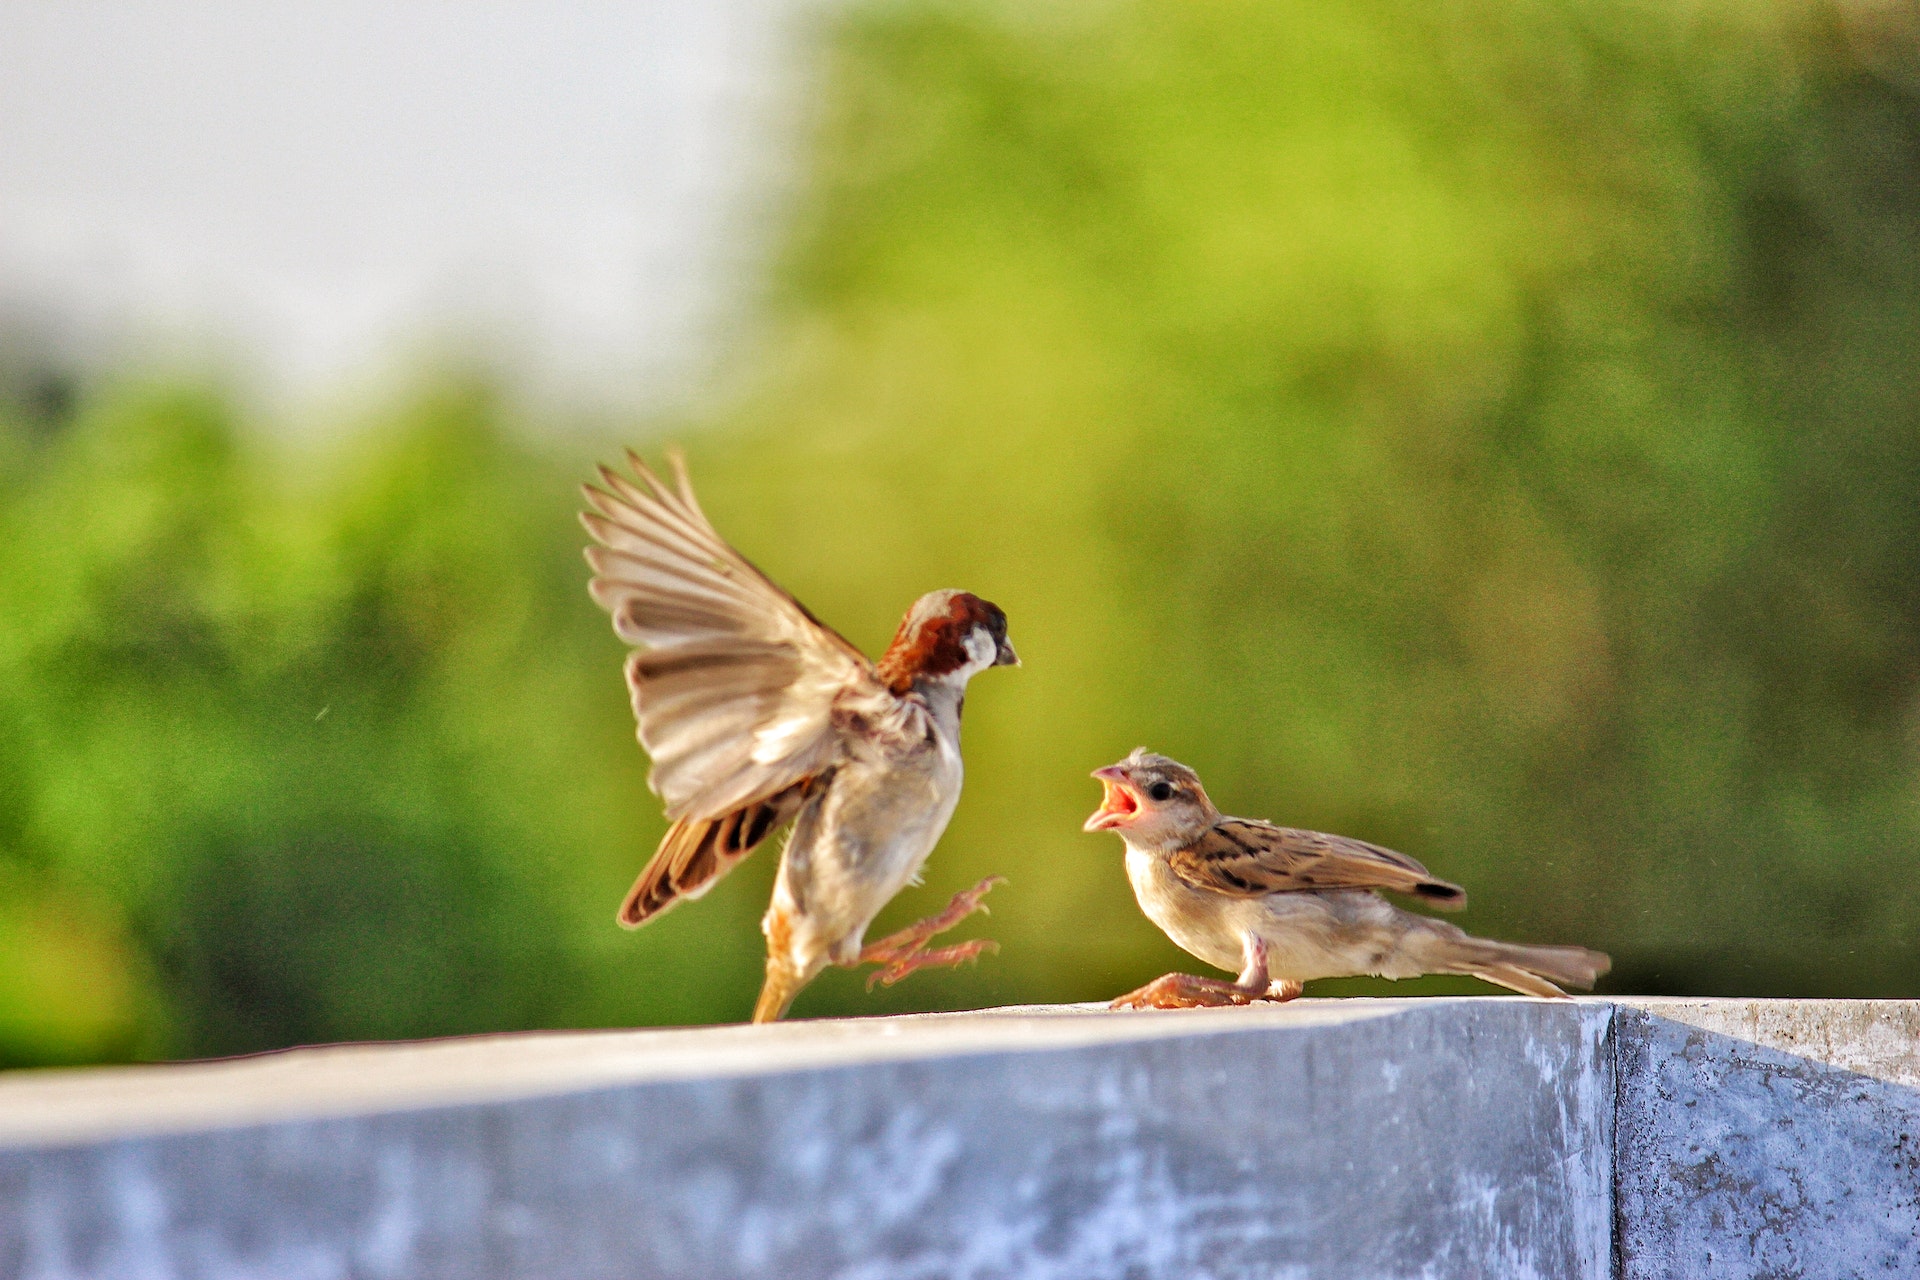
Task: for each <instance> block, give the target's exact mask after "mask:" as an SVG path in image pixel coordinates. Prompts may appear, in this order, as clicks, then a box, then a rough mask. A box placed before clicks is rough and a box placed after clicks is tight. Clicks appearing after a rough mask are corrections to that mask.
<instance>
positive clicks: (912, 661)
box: [877, 590, 1020, 696]
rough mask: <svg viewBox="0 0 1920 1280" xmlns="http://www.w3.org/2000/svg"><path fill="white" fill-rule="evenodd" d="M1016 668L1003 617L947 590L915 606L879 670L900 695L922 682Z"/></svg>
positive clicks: (984, 604)
mask: <svg viewBox="0 0 1920 1280" xmlns="http://www.w3.org/2000/svg"><path fill="white" fill-rule="evenodd" d="M1019 665H1020V658H1019V656H1018V655H1016V654H1015V653H1014V651H1013V645H1012V644H1011V643H1009V642H1008V640H1007V615H1006V612H1005V611H1004V610H1003V609H1001V608H1000V606H999V605H997V604H994V603H993V602H992V601H990V600H982V599H981V598H980V597H979V596H976V595H974V594H973V593H972V592H971V591H954V590H946V591H929V592H927V594H926V595H923V596H921V597H920V598H919V599H918V600H916V601H914V602H913V607H912V608H911V609H908V610H907V616H906V617H904V618H902V619H901V620H900V629H899V630H898V631H896V632H894V636H893V643H892V644H890V645H888V646H887V652H886V653H885V654H884V655H883V656H882V657H881V659H880V662H879V665H878V668H877V669H878V671H879V673H880V678H881V679H882V680H884V681H886V682H887V687H888V688H889V689H891V690H893V692H894V693H896V694H899V695H902V696H904V695H906V694H907V693H909V692H911V691H912V689H913V686H914V685H915V684H916V683H918V682H920V681H924V680H937V679H940V678H942V677H951V676H954V675H956V674H960V673H964V674H965V675H967V676H970V675H972V674H973V673H974V672H975V671H978V670H981V669H983V668H984V667H989V666H991V667H1014V666H1019Z"/></svg>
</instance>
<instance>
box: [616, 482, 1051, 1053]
mask: <svg viewBox="0 0 1920 1280" xmlns="http://www.w3.org/2000/svg"><path fill="white" fill-rule="evenodd" d="M627 461H628V463H629V465H630V466H631V468H632V471H633V477H632V478H629V477H628V476H625V475H622V474H620V473H619V472H616V471H614V470H613V469H611V468H608V467H604V466H603V467H601V468H600V469H599V471H600V480H601V484H600V485H597V486H596V485H591V484H589V485H586V486H583V489H582V491H583V492H584V493H585V495H586V500H587V503H588V505H589V506H590V507H591V508H592V510H590V511H583V512H582V513H581V516H580V518H581V521H582V522H583V523H584V524H585V525H586V528H587V532H588V533H589V534H591V535H592V537H593V539H594V542H595V543H597V544H598V545H595V546H589V547H588V548H587V549H586V555H587V563H588V564H589V565H590V566H592V569H593V574H594V576H593V580H592V582H591V584H590V585H589V587H588V590H589V592H590V594H591V595H592V596H593V599H594V600H595V601H596V602H597V603H598V604H599V605H600V607H601V608H603V609H605V610H606V611H607V612H608V613H610V614H612V615H613V629H614V631H615V633H616V634H618V635H619V637H620V638H621V639H622V640H624V641H626V642H627V643H628V644H630V645H632V646H634V652H633V653H631V654H630V655H628V658H627V663H626V676H627V686H628V691H629V692H630V694H631V695H632V699H633V713H634V718H635V720H636V721H637V722H638V727H639V738H640V743H641V745H642V746H643V747H645V748H646V751H647V754H648V755H649V756H651V757H652V760H653V767H652V770H651V772H650V773H649V774H648V777H647V782H648V785H649V786H651V787H652V788H653V790H654V792H655V793H656V794H657V795H659V796H660V798H661V799H662V800H663V801H664V802H665V805H666V812H667V817H668V818H670V819H671V820H672V823H673V825H672V826H671V827H670V828H669V829H668V831H667V834H666V836H665V838H663V839H662V840H661V842H660V847H659V849H658V850H657V851H656V852H655V853H654V855H653V859H652V861H650V862H648V863H647V866H646V869H645V870H643V871H642V872H641V873H640V878H639V879H637V880H635V881H634V883H633V888H632V889H631V890H630V891H629V892H628V893H627V897H626V901H624V902H623V903H622V904H621V906H620V913H619V917H618V919H619V922H620V924H622V925H623V926H625V927H627V928H629V929H635V928H638V927H640V926H641V925H643V924H645V923H646V922H647V921H649V920H653V919H655V918H657V917H659V916H660V915H662V914H664V913H665V912H666V911H668V910H670V909H671V908H672V907H673V906H674V905H676V904H677V903H679V902H681V901H682V900H684V899H687V898H697V897H699V896H700V895H701V894H703V893H705V892H706V891H707V890H709V889H711V888H713V886H714V885H715V884H716V883H718V881H719V880H720V878H721V877H722V876H724V875H726V874H727V872H728V871H730V870H732V869H733V867H734V865H735V864H737V863H738V862H739V861H740V860H741V859H743V858H745V857H746V856H747V855H748V854H749V853H752V852H753V850H754V849H755V848H757V847H758V846H759V845H760V844H761V843H763V842H764V841H765V840H766V839H767V837H768V836H769V835H771V834H772V833H773V832H774V831H775V830H776V829H778V828H779V827H781V826H783V825H786V824H789V823H790V824H791V830H790V832H789V834H788V837H787V842H786V847H785V849H784V850H783V851H782V852H781V855H780V868H779V873H778V876H777V878H776V880H775V883H774V890H773V902H772V905H771V906H769V907H768V908H767V913H766V917H765V918H764V919H763V920H762V921H761V930H762V931H763V932H764V933H765V934H766V937H767V974H766V983H765V985H764V987H763V988H762V989H761V992H760V998H759V1001H758V1002H757V1003H756V1004H755V1005H754V1010H753V1020H754V1021H755V1022H771V1021H773V1020H775V1019H777V1018H779V1017H781V1016H782V1015H784V1014H785V1013H786V1011H787V1009H788V1007H789V1006H790V1005H791V1004H792V1003H793V998H794V996H796V995H797V994H799V992H800V990H801V988H803V987H805V986H806V985H807V984H808V983H809V982H811V981H813V979H814V978H815V977H816V976H817V975H818V974H819V973H820V972H821V970H823V969H824V968H825V967H826V966H827V965H829V964H835V965H845V966H849V967H851V966H854V965H859V964H863V963H874V964H879V965H881V966H882V968H881V970H880V971H879V972H877V973H875V974H874V979H875V980H879V981H883V982H886V983H888V984H889V985H891V984H892V983H894V982H897V981H898V980H899V979H901V978H903V977H905V976H906V975H907V974H909V973H911V972H913V971H914V970H915V969H920V968H925V967H927V966H929V965H942V964H959V963H961V962H962V961H966V960H971V959H974V958H975V957H977V956H978V955H980V953H981V952H982V951H985V950H988V949H990V948H992V947H993V945H994V944H992V943H991V942H988V941H984V940H980V941H973V942H965V943H960V944H958V945H956V946H949V947H939V948H934V949H932V950H929V949H927V947H926V943H927V941H928V939H930V938H932V937H933V936H934V935H936V934H938V933H941V932H943V931H945V930H946V929H948V928H951V927H952V926H953V925H955V924H957V923H959V922H960V921H961V920H963V919H965V918H966V917H967V916H968V915H969V914H971V913H972V912H973V911H975V910H984V908H983V907H982V906H981V902H980V900H981V898H983V897H984V896H985V895H986V893H987V891H988V890H989V889H991V888H992V887H993V886H994V885H995V884H996V883H1000V881H999V878H998V877H990V878H988V879H986V880H983V881H981V882H980V883H979V884H977V885H975V886H974V887H973V888H971V889H968V890H965V891H963V892H961V893H959V894H956V895H955V896H954V898H953V901H952V902H951V903H950V904H949V906H948V907H947V909H946V910H945V911H943V912H941V913H940V914H939V915H937V916H934V917H932V918H931V919H928V920H923V921H921V922H919V923H918V924H915V925H911V926H909V927H908V928H906V929H903V930H901V931H900V932H898V933H896V934H893V935H890V936H889V937H887V938H884V939H881V940H880V941H878V942H875V943H872V944H870V945H869V944H865V943H864V942H863V939H864V937H865V935H866V931H867V927H868V925H870V924H871V923H872V922H873V918H874V916H876V915H878V914H879V912H880V909H881V908H882V907H884V906H885V905H886V904H887V902H888V901H889V900H891V899H892V898H893V896H894V895H895V894H897V893H899V892H900V890H901V889H903V888H905V887H906V886H907V885H908V884H911V883H917V882H918V879H919V874H920V869H921V867H922V866H923V865H924V864H925V863H926V860H927V855H928V854H930V853H931V852H932V851H933V846H934V845H935V843H937V842H938V841H939V839H940V836H941V833H942V832H944V831H945V830H946V827H947V820H948V819H949V818H951V817H952V816H953V810H954V806H955V805H956V804H957V803H958V802H959V799H960V783H961V765H960V711H961V707H962V705H963V703H964V702H965V700H966V691H967V682H968V681H969V680H971V679H972V678H973V677H974V676H976V675H978V674H979V673H980V672H982V671H985V670H986V669H987V668H988V667H1005V666H1018V665H1019V661H1020V660H1019V658H1018V657H1017V656H1016V655H1015V653H1014V650H1013V646H1012V644H1010V643H1009V642H1008V640H1007V615H1006V614H1005V613H1004V612H1002V611H1001V609H1000V608H999V606H997V605H994V604H991V603H989V602H988V601H986V600H982V599H981V598H980V597H979V596H976V595H972V594H969V593H968V592H965V591H933V592H929V593H928V594H926V595H924V596H921V597H920V598H919V599H918V600H917V601H915V602H914V604H913V607H912V608H910V609H908V610H907V614H906V617H905V618H904V619H903V620H902V621H901V623H900V628H899V631H898V632H897V633H896V634H895V635H894V638H893V643H892V645H891V646H890V647H889V648H888V649H887V652H886V654H885V656H883V657H882V658H881V659H880V661H879V662H878V663H877V664H876V663H874V662H870V661H868V659H867V657H866V655H865V654H863V653H861V652H860V650H858V649H857V648H855V647H854V646H853V645H852V644H851V643H849V642H848V641H847V640H846V639H844V638H843V637H842V636H841V635H840V634H839V633H838V632H836V631H834V630H833V629H832V628H831V627H828V626H827V625H826V624H825V623H823V622H821V621H820V620H819V619H818V618H816V617H814V616H813V614H812V613H810V612H809V611H808V610H807V608H806V606H804V605H802V604H801V603H800V602H799V601H798V600H796V599H794V598H793V597H792V596H791V595H789V594H787V593H786V592H785V591H783V590H781V589H780V588H779V587H778V586H776V585H774V583H773V581H772V580H771V579H770V578H768V577H767V576H766V575H765V574H763V573H761V572H760V570H759V569H757V568H755V567H754V566H753V565H752V564H751V563H749V562H748V560H747V559H746V557H745V556H743V555H741V554H740V553H739V552H738V551H736V550H734V548H733V547H732V546H730V545H728V543H727V541H726V540H725V539H724V538H722V537H721V536H720V535H719V533H717V532H716V531H715V530H714V527H713V525H712V524H711V523H710V522H709V521H708V520H707V517H706V515H705V514H704V513H703V512H702V511H701V510H700V503H699V502H698V500H697V499H695V497H694V495H693V485H692V483H691V482H690V481H689V480H688V478H687V471H686V466H685V464H684V462H683V461H682V460H681V459H680V457H679V456H678V455H677V454H676V455H673V456H672V457H671V458H670V461H671V463H672V468H673V476H674V484H673V486H672V487H668V485H666V484H665V483H664V482H663V481H662V480H661V479H660V477H659V476H658V475H656V474H655V473H654V472H653V471H652V470H650V469H649V468H648V467H647V465H646V463H644V462H643V461H641V459H640V458H639V457H638V455H636V454H634V453H633V452H631V451H629V452H628V454H627ZM867 985H868V988H869V989H871V988H872V986H873V980H869V982H868V984H867Z"/></svg>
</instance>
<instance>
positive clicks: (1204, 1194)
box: [0, 999, 1614, 1280]
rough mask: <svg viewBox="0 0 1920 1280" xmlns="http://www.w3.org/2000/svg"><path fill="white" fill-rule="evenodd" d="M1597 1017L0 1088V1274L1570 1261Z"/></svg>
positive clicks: (998, 1270)
mask: <svg viewBox="0 0 1920 1280" xmlns="http://www.w3.org/2000/svg"><path fill="white" fill-rule="evenodd" d="M1612 1021H1613V1014H1612V1008H1611V1006H1609V1005H1607V1004H1606V1003H1604V1002H1598V1001H1593V1002H1581V1003H1577V1004H1575V1003H1548V1002H1540V1001H1530V1000H1517V999H1487V1000H1445V1001H1442V1000H1429V1001H1340V1002H1314V1001H1305V1002H1300V1003H1299V1004H1296V1005H1292V1006H1287V1007H1283V1008H1268V1009H1257V1010H1223V1011H1219V1012H1217V1013H1180V1014H1153V1013H1143V1014H1129V1015H1106V1014H1096V1013H1070V1014H1064V1015H1060V1016H1053V1017H1030V1016H1029V1017H1023V1016H1015V1015H1010V1014H1006V1013H1002V1014H992V1013H989V1014H977V1015H964V1016H954V1017H947V1018H919V1019H873V1020H863V1021H859V1022H852V1023H835V1024H813V1025H811V1026H809V1025H807V1024H801V1025H797V1026H789V1027H780V1028H773V1029H765V1028H763V1029H725V1030H703V1031H684V1032H653V1033H621V1034H617V1035H605V1036H579V1037H538V1038H529V1039H526V1040H515V1039H511V1038H509V1039H496V1040H492V1041H486V1042H479V1043H474V1042H467V1043H464V1044H462V1043H454V1044H450V1045H436V1046H420V1047H415V1048H410V1049H407V1050H403V1051H395V1050H391V1049H386V1050H380V1049H375V1050H331V1051H320V1052H318V1053H314V1054H301V1055H284V1056H281V1057H279V1058H273V1059H264V1060H258V1061H254V1062H250V1063H249V1062H241V1063H228V1064H214V1065H211V1066H201V1067H184V1068H163V1069H159V1070H158V1071H149V1072H145V1073H140V1072H124V1073H113V1074H109V1073H99V1074H98V1075H87V1076H81V1077H79V1078H78V1079H61V1078H42V1079H29V1080H25V1081H0V1123H4V1125H5V1128H6V1131H7V1134H6V1136H5V1137H4V1138H0V1141H5V1142H9V1143H11V1144H12V1145H11V1149H9V1150H0V1276H4V1277H32V1278H33V1280H54V1278H56V1277H68V1276H89V1277H107V1278H117V1277H129V1278H131V1277H136V1276H137V1277H149V1276H154V1277H160V1276H165V1277H180V1278H182V1280H185V1278H188V1277H209V1278H212V1277H222V1278H225V1277H241V1276H246V1277H269V1276H271V1277H277V1278H278V1277H286V1278H290V1280H291V1278H300V1277H312V1278H315V1280H319V1278H322V1277H349V1276H352V1277H400V1276H406V1277H416V1276H418V1277H438V1276H446V1277H462V1278H463V1280H464V1278H468V1277H487V1276H502V1277H505V1276H512V1277H547V1276H550V1277H556V1278H565V1280H589V1278H591V1277H603V1276H604V1277H616V1276H617V1277H648V1276H699V1277H729V1276H780V1277H784V1278H794V1280H797V1278H798V1277H808V1276H836V1277H847V1278H849V1280H852V1278H857V1277H876V1278H877V1277H889V1278H891V1277H948V1276H953V1277H998V1276H1021V1277H1028V1276H1031V1277H1052V1276H1057V1277H1063V1278H1064V1277H1072V1278H1074V1280H1079V1278H1080V1277H1094V1276H1101V1277H1104V1276H1126V1277H1142V1278H1145V1277H1169V1278H1172V1280H1205V1278H1207V1277H1220V1278H1222V1280H1224V1278H1226V1277H1242V1276H1244V1277H1261V1278H1262V1280H1267V1278H1270V1277H1281V1276H1308V1275H1312V1276H1410V1275H1421V1276H1430V1277H1448V1276H1463V1277H1464V1276H1486V1275H1498V1276H1503V1277H1525V1276H1543V1277H1556V1278H1557V1277H1568V1278H1578V1277H1593V1278H1594V1280H1599V1278H1601V1277H1606V1276H1609V1275H1610V1274H1611V1252H1610V1247H1611V1233H1612V1227H1613V1221H1612V1212H1611V1208H1612V1202H1611V1194H1610V1183H1611V1177H1612V1152H1613V1143H1612V1132H1611V1126H1612V1123H1613V1114H1614V1106H1613V1102H1614V1088H1613V1083H1614V1082H1613V1076H1612V1070H1613V1047H1612V1044H1611V1039H1610V1032H1611V1026H1612ZM489 1068H491V1070H490V1069H489ZM168 1073H171V1074H168ZM109 1089H111V1090H119V1091H122V1097H123V1100H122V1101H118V1102H110V1101H109V1100H107V1099H105V1098H104V1097H103V1096H102V1091H103V1090H109ZM127 1090H139V1091H143V1092H144V1097H142V1096H141V1094H140V1093H126V1092H125V1091H127ZM81 1095H85V1096H81ZM222 1098H224V1099H225V1104H226V1105H225V1107H224V1109H222V1107H221V1106H220V1105H218V1104H219V1103H220V1101H221V1099H222ZM448 1103H452V1104H453V1105H447V1104H448ZM103 1108H104V1109H105V1110H106V1111H107V1112H110V1113H111V1114H109V1115H107V1117H106V1122H105V1124H104V1126H103V1125H102V1124H101V1122H100V1119H99V1117H100V1116H101V1114H102V1111H103ZM216 1126H219V1127H216ZM106 1132H114V1133H128V1132H133V1133H144V1134H145V1136H139V1137H119V1138H104V1139H103V1136H102V1135H103V1133H106Z"/></svg>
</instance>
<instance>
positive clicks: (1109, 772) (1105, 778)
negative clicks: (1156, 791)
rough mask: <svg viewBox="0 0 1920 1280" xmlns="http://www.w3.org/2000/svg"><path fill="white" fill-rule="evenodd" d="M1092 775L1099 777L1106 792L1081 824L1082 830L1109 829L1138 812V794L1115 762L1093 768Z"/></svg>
mask: <svg viewBox="0 0 1920 1280" xmlns="http://www.w3.org/2000/svg"><path fill="white" fill-rule="evenodd" d="M1093 776H1094V777H1096V778H1098V779H1100V785H1101V786H1103V787H1105V788H1106V789H1107V793H1106V795H1105V796H1104V797H1102V799H1101V801H1100V807H1099V808H1098V809H1095V810H1094V811H1093V816H1092V817H1090V818H1088V819H1087V820H1086V822H1085V823H1084V824H1083V825H1082V826H1081V828H1080V829H1081V830H1082V831H1111V830H1113V829H1114V828H1115V827H1123V826H1125V825H1126V824H1127V823H1129V822H1132V821H1133V819H1134V817H1135V816H1136V815H1137V814H1139V812H1140V796H1139V793H1138V792H1136V791H1135V790H1134V789H1133V787H1132V786H1131V785H1130V784H1129V783H1128V782H1127V774H1126V771H1125V770H1124V769H1122V768H1121V767H1120V766H1119V765H1117V764H1110V765H1108V766H1107V767H1106V768H1104V769H1095V770H1094V771H1093Z"/></svg>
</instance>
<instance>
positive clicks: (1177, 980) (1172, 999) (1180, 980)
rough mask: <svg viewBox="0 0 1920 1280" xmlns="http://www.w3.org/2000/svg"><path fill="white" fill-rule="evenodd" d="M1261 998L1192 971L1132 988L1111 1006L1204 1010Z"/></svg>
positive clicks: (1164, 975) (1165, 975)
mask: <svg viewBox="0 0 1920 1280" xmlns="http://www.w3.org/2000/svg"><path fill="white" fill-rule="evenodd" d="M1256 998H1257V997H1255V996H1254V995H1252V994H1250V993H1249V992H1247V991H1244V990H1242V989H1241V988H1239V987H1236V986H1235V985H1234V984H1233V983H1231V982H1222V981H1221V980H1220V979H1218V978H1202V977H1198V976H1196V975H1194V974H1191V973H1168V974H1163V975H1162V976H1160V977H1158V978H1155V979H1154V980H1153V981H1152V982H1149V983H1148V984H1147V985H1146V986H1144V987H1141V988H1140V989H1139V990H1137V991H1129V992H1127V994H1126V995H1123V996H1121V997H1120V998H1119V999H1117V1000H1115V1001H1114V1002H1113V1003H1112V1004H1110V1005H1108V1006H1107V1007H1108V1008H1110V1009H1201V1008H1223V1007H1226V1006H1229V1005H1241V1004H1250V1003H1252V1002H1253V1000H1255V999H1256Z"/></svg>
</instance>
